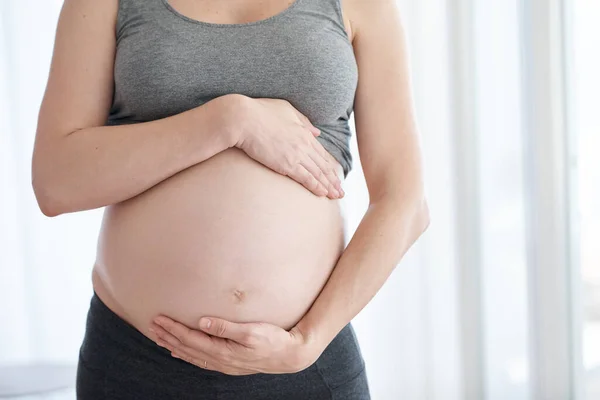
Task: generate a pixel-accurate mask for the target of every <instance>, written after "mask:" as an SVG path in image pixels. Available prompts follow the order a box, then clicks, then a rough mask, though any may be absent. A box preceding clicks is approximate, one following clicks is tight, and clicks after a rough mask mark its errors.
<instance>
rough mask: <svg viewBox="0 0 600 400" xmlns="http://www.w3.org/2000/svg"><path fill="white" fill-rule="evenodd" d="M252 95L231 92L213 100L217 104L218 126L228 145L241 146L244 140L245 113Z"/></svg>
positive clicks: (216, 117)
mask: <svg viewBox="0 0 600 400" xmlns="http://www.w3.org/2000/svg"><path fill="white" fill-rule="evenodd" d="M249 100H251V98H250V97H248V96H245V95H243V94H238V93H231V94H226V95H224V96H221V97H218V98H216V99H215V100H213V102H214V105H215V106H216V107H215V108H216V110H215V114H216V115H215V118H214V120H216V121H218V122H216V124H215V125H216V126H217V127H218V130H219V132H220V134H221V135H223V137H224V138H225V141H226V145H227V147H228V148H229V147H239V146H240V144H241V143H243V140H244V129H243V128H244V124H243V123H240V121H245V120H246V119H245V118H244V114H245V112H246V110H247V108H248V104H249Z"/></svg>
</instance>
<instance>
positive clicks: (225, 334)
mask: <svg viewBox="0 0 600 400" xmlns="http://www.w3.org/2000/svg"><path fill="white" fill-rule="evenodd" d="M198 326H199V327H200V329H201V330H202V331H203V332H206V333H208V334H209V335H212V336H218V337H222V338H225V339H231V340H235V341H236V342H237V341H240V340H242V338H243V337H244V333H245V331H246V330H245V329H244V324H238V323H235V322H230V321H226V320H224V319H220V318H213V317H211V318H201V319H200V322H199V323H198Z"/></svg>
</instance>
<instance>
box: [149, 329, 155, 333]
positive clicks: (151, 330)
mask: <svg viewBox="0 0 600 400" xmlns="http://www.w3.org/2000/svg"><path fill="white" fill-rule="evenodd" d="M148 330H149V331H150V332H152V333H154V334H156V331H155V330H154V329H153V328H148Z"/></svg>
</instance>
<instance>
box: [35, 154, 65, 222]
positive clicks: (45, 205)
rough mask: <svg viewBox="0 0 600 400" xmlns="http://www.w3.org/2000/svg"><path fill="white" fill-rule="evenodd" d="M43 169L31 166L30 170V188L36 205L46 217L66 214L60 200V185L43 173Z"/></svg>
mask: <svg viewBox="0 0 600 400" xmlns="http://www.w3.org/2000/svg"><path fill="white" fill-rule="evenodd" d="M43 171H44V169H43V168H40V167H38V166H36V165H35V162H34V163H33V165H32V169H31V186H32V188H33V193H34V195H35V199H36V201H37V205H38V207H39V209H40V211H41V212H42V214H44V215H45V216H47V217H56V216H58V215H61V214H64V213H65V212H66V210H65V208H64V206H63V204H64V202H63V201H62V200H61V195H60V185H59V184H57V182H54V180H53V179H52V178H51V177H50V176H48V173H47V170H46V173H44V172H43Z"/></svg>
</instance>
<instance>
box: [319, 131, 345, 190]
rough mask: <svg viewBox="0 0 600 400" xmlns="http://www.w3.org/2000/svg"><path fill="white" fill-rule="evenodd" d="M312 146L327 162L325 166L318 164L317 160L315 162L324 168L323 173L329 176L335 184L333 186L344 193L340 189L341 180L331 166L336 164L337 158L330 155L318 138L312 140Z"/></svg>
mask: <svg viewBox="0 0 600 400" xmlns="http://www.w3.org/2000/svg"><path fill="white" fill-rule="evenodd" d="M312 146H313V148H314V149H315V150H316V151H317V152H318V153H319V155H320V156H321V157H322V159H323V160H325V161H326V162H327V164H326V165H327V167H325V166H324V165H323V164H320V163H319V162H317V164H318V165H319V166H320V167H321V168H325V169H324V170H323V171H324V172H325V174H326V175H327V177H328V178H329V181H330V182H331V183H333V185H334V186H335V188H336V189H337V190H338V191H339V192H340V193H341V194H342V196H343V195H344V191H343V189H342V182H341V180H340V178H339V176H338V174H337V172H336V170H335V168H334V167H333V166H334V165H336V164H337V160H336V159H335V158H333V156H332V155H331V153H329V152H328V151H327V150H326V149H325V147H323V145H322V144H321V143H320V142H319V141H318V140H313V142H312Z"/></svg>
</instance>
